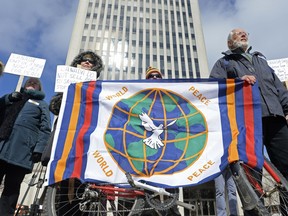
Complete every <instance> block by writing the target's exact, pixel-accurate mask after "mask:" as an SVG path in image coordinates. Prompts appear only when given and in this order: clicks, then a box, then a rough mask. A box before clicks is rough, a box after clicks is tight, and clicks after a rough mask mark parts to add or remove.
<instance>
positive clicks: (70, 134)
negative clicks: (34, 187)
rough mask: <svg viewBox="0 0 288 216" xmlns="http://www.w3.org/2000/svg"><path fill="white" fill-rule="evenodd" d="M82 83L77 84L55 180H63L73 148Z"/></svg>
mask: <svg viewBox="0 0 288 216" xmlns="http://www.w3.org/2000/svg"><path fill="white" fill-rule="evenodd" d="M82 84H83V83H77V84H76V85H75V95H74V103H73V108H72V113H71V118H70V123H69V128H68V133H67V136H66V140H65V144H64V149H63V154H62V157H61V159H60V160H59V161H58V163H57V166H56V169H55V173H54V178H55V182H58V181H61V180H62V178H63V175H64V170H65V169H66V161H67V158H68V155H69V152H70V150H71V148H72V144H73V140H74V136H75V131H76V126H77V122H78V116H79V110H80V104H81V103H80V101H81V88H82Z"/></svg>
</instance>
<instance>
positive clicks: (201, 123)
mask: <svg viewBox="0 0 288 216" xmlns="http://www.w3.org/2000/svg"><path fill="white" fill-rule="evenodd" d="M237 160H241V161H244V162H245V163H248V164H249V165H250V166H253V167H257V168H261V167H262V165H263V155H262V122H261V100H260V94H259V92H258V87H257V83H256V84H255V85H253V86H251V85H248V84H247V83H245V82H243V81H241V80H234V79H233V80H230V79H228V80H224V79H223V80H216V79H185V80H184V79H181V80H180V79H179V80H168V79H167V80H153V81H151V80H137V81H136V80H129V81H92V82H84V83H76V84H71V85H70V86H69V88H68V91H67V92H66V93H65V94H64V96H63V102H62V107H61V111H60V115H59V119H58V125H57V128H56V133H55V138H54V143H53V147H52V155H51V160H50V162H49V164H48V168H47V173H46V177H47V179H48V184H53V183H55V182H59V181H62V180H64V179H68V178H78V179H80V180H82V181H89V182H109V183H120V182H127V180H126V176H125V172H129V173H130V174H131V175H132V177H133V178H134V179H135V180H137V181H140V180H141V181H146V182H147V183H149V184H152V185H156V186H165V187H175V186H188V185H195V184H200V183H204V182H207V181H210V180H212V179H213V178H215V177H216V176H217V175H219V173H220V172H221V171H222V170H223V169H225V168H226V167H227V165H228V164H229V163H231V162H233V161H237ZM167 178H168V179H169V180H167ZM167 182H169V185H167Z"/></svg>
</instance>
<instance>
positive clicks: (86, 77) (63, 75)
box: [55, 65, 97, 92]
mask: <svg viewBox="0 0 288 216" xmlns="http://www.w3.org/2000/svg"><path fill="white" fill-rule="evenodd" d="M96 77H97V74H96V72H95V71H89V70H84V69H81V68H76V67H70V66H66V65H58V66H57V72H56V81H55V92H64V91H65V90H66V88H67V87H68V85H69V84H71V83H78V82H84V81H93V80H96V79H97V78H96Z"/></svg>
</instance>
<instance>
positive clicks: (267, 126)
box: [262, 117, 288, 179]
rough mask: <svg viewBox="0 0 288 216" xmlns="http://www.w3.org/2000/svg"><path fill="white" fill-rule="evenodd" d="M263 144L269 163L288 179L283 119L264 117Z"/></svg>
mask: <svg viewBox="0 0 288 216" xmlns="http://www.w3.org/2000/svg"><path fill="white" fill-rule="evenodd" d="M262 123H263V143H264V145H265V146H266V149H267V153H268V155H269V158H270V160H271V162H272V163H273V164H274V165H275V166H276V168H277V169H278V170H279V171H280V172H281V173H282V175H283V176H284V177H285V178H286V179H288V126H287V121H286V120H285V118H283V117H265V118H263V120H262Z"/></svg>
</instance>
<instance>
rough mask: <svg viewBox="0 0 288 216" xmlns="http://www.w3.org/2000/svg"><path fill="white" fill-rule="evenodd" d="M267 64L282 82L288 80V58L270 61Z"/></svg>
mask: <svg viewBox="0 0 288 216" xmlns="http://www.w3.org/2000/svg"><path fill="white" fill-rule="evenodd" d="M267 62H268V64H269V66H270V67H271V68H273V70H274V71H275V73H276V75H277V76H278V77H279V79H280V80H281V81H282V82H284V81H287V80H288V58H283V59H275V60H269V61H267Z"/></svg>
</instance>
